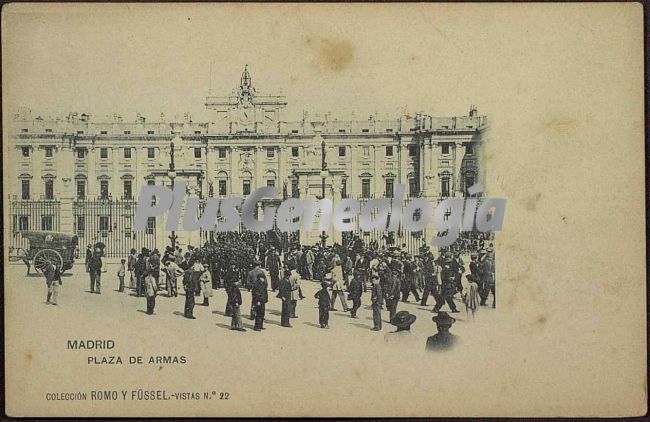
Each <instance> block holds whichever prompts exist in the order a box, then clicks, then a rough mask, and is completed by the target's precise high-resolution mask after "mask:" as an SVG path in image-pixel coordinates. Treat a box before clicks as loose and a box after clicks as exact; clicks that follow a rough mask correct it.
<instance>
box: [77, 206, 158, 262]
mask: <svg viewBox="0 0 650 422" xmlns="http://www.w3.org/2000/svg"><path fill="white" fill-rule="evenodd" d="M137 205H138V204H137V201H133V200H128V199H124V200H120V199H85V200H77V201H74V202H73V206H72V210H73V214H74V233H75V234H76V235H77V236H79V247H80V248H85V246H86V245H90V244H95V243H97V242H102V243H104V244H105V245H106V248H105V249H104V252H105V254H106V256H107V257H109V258H126V257H127V256H128V254H129V251H130V250H131V249H132V248H133V249H136V250H138V251H139V250H140V249H141V248H148V249H153V248H155V247H156V219H155V217H152V218H150V219H149V220H148V222H147V229H146V230H145V231H137V232H136V231H134V230H133V220H134V217H135V210H136V209H137Z"/></svg>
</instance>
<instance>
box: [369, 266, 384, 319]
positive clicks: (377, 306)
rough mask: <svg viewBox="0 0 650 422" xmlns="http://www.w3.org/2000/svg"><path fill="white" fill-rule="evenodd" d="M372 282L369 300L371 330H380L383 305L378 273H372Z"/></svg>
mask: <svg viewBox="0 0 650 422" xmlns="http://www.w3.org/2000/svg"><path fill="white" fill-rule="evenodd" d="M370 281H371V282H372V292H371V293H370V294H371V296H370V302H371V304H372V323H373V327H372V331H381V307H382V305H383V294H382V292H381V285H380V284H379V275H376V274H373V275H372V276H371V278H370Z"/></svg>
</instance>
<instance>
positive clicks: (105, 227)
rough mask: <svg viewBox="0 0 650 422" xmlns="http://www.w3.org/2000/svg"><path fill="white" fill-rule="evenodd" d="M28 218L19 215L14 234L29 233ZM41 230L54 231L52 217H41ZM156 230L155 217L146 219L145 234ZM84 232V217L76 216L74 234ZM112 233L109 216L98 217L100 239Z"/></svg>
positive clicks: (128, 233) (127, 231)
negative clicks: (17, 232)
mask: <svg viewBox="0 0 650 422" xmlns="http://www.w3.org/2000/svg"><path fill="white" fill-rule="evenodd" d="M29 217H30V216H28V215H19V216H18V219H17V220H15V223H14V224H16V225H17V227H14V232H16V231H29V230H30V224H29V223H30V222H29ZM125 221H126V223H130V220H129V219H126V220H125ZM40 229H41V230H50V231H51V230H54V215H43V216H41V225H40ZM155 230H156V219H155V217H149V218H148V219H147V229H146V233H147V234H153V233H154V231H155ZM85 231H86V217H85V216H83V215H77V216H75V227H74V232H75V233H76V234H77V235H81V236H83V233H84V232H85ZM111 231H112V228H111V220H110V217H109V216H99V234H100V235H102V237H107V235H108V233H110V232H111ZM132 234H133V233H132V230H131V227H130V226H127V227H126V228H125V229H124V236H125V237H127V238H129V237H131V236H132Z"/></svg>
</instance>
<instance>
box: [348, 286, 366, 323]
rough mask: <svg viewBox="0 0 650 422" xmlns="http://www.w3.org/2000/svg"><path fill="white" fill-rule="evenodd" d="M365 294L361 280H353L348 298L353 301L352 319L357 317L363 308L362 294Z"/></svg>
mask: <svg viewBox="0 0 650 422" xmlns="http://www.w3.org/2000/svg"><path fill="white" fill-rule="evenodd" d="M362 293H363V286H362V285H361V280H359V279H358V278H357V277H354V278H352V282H351V283H350V288H349V289H348V297H349V299H350V300H352V309H351V310H350V316H351V317H352V318H358V317H357V311H358V310H359V308H360V307H361V294H362Z"/></svg>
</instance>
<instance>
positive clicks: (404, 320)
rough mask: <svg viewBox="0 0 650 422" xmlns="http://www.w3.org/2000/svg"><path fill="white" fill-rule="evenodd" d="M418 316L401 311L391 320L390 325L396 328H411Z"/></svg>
mask: <svg viewBox="0 0 650 422" xmlns="http://www.w3.org/2000/svg"><path fill="white" fill-rule="evenodd" d="M415 319H416V316H415V315H413V314H411V313H409V312H408V311H399V312H398V313H396V314H395V316H393V319H391V320H390V323H391V324H393V325H394V326H396V327H409V326H410V325H411V324H413V323H414V322H415Z"/></svg>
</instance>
